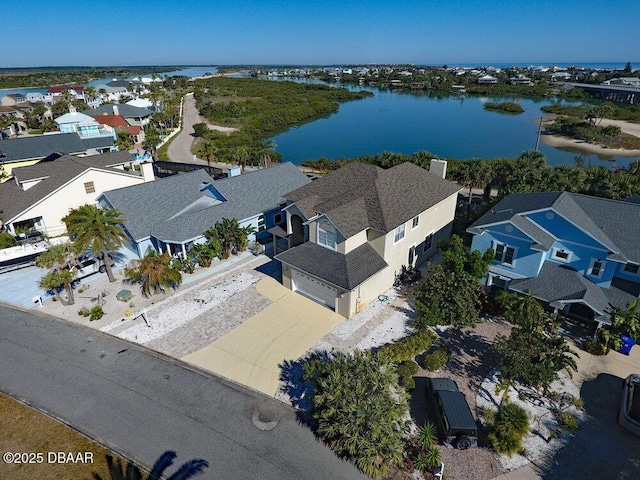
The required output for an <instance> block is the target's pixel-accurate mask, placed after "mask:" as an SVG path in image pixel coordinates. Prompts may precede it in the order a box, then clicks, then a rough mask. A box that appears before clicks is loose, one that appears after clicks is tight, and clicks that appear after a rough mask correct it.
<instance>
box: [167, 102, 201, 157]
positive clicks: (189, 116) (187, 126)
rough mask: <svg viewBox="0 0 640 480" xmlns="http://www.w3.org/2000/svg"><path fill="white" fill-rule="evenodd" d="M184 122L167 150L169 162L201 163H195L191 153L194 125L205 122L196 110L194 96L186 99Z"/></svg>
mask: <svg viewBox="0 0 640 480" xmlns="http://www.w3.org/2000/svg"><path fill="white" fill-rule="evenodd" d="M182 121H183V127H182V131H181V132H180V133H179V134H178V135H177V136H176V137H175V138H174V139H173V140H172V141H171V143H170V144H169V148H168V149H167V155H168V156H169V160H171V161H172V162H182V163H201V162H200V161H199V160H195V161H194V160H193V154H192V153H191V144H192V143H193V140H194V136H193V135H194V133H195V132H194V130H193V125H194V124H196V123H200V122H202V121H203V120H202V117H201V116H200V114H199V113H198V109H197V108H196V99H195V98H194V97H193V95H187V96H185V97H184V109H183V117H182ZM202 163H206V162H202Z"/></svg>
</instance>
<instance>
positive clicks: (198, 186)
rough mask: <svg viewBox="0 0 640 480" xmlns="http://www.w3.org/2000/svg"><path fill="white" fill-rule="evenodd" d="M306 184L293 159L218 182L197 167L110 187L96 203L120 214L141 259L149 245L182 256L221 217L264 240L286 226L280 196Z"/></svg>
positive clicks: (201, 239)
mask: <svg viewBox="0 0 640 480" xmlns="http://www.w3.org/2000/svg"><path fill="white" fill-rule="evenodd" d="M309 182H310V180H309V178H308V177H307V176H306V175H304V174H303V173H302V172H301V171H300V169H298V168H297V167H296V166H294V165H293V164H291V163H282V164H279V165H276V166H273V167H269V168H264V169H260V170H256V171H254V172H250V173H246V174H243V175H238V176H235V177H229V178H225V179H220V180H213V178H211V176H209V174H207V173H206V171H205V170H195V171H193V172H189V173H184V174H178V175H174V176H171V177H166V178H163V179H160V180H156V181H155V182H152V183H145V184H143V185H137V186H135V187H128V188H121V189H118V190H111V191H108V192H105V193H104V194H103V195H101V196H100V198H99V202H100V204H101V205H103V206H105V207H108V208H115V209H117V210H119V211H121V212H123V213H124V216H125V218H126V222H125V225H124V227H125V231H126V232H127V234H128V235H129V237H130V244H129V245H128V247H129V248H130V249H131V250H133V251H134V252H135V253H136V254H137V255H139V256H140V257H142V256H144V254H145V252H146V251H147V249H148V248H149V247H151V248H152V249H154V250H156V251H159V252H169V253H171V254H172V255H177V254H181V255H186V254H187V253H188V252H189V251H190V250H191V248H192V247H193V245H194V244H196V243H202V242H204V241H205V239H204V236H203V232H205V231H206V230H208V229H209V228H211V227H213V226H214V225H215V224H216V223H217V222H219V221H221V220H222V219H223V218H229V219H236V220H238V222H239V223H240V225H241V226H251V227H253V228H254V229H255V230H256V232H257V233H256V234H254V235H252V236H251V237H250V240H253V241H255V240H258V241H259V240H262V241H268V239H269V238H270V235H269V234H268V233H267V229H269V228H271V227H274V226H276V225H280V226H281V228H282V226H284V224H285V223H284V214H283V213H282V210H281V209H282V207H283V206H284V204H285V199H284V198H283V195H284V194H285V193H286V192H289V191H291V190H294V189H296V188H299V187H301V186H303V185H306V184H307V183H309Z"/></svg>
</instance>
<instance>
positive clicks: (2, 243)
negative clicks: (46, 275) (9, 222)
mask: <svg viewBox="0 0 640 480" xmlns="http://www.w3.org/2000/svg"><path fill="white" fill-rule="evenodd" d="M17 244H18V242H16V239H15V238H13V235H11V234H10V233H9V232H2V233H0V248H9V247H15V246H16V245H17Z"/></svg>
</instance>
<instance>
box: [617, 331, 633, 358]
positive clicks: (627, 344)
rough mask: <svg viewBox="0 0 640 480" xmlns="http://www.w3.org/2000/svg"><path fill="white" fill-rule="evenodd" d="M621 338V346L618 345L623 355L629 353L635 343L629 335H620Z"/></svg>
mask: <svg viewBox="0 0 640 480" xmlns="http://www.w3.org/2000/svg"><path fill="white" fill-rule="evenodd" d="M620 338H621V340H622V346H621V347H620V353H623V354H625V355H629V354H630V353H631V348H632V347H633V346H634V345H635V344H636V341H635V340H634V339H633V338H631V337H625V336H624V335H623V336H622V337H620Z"/></svg>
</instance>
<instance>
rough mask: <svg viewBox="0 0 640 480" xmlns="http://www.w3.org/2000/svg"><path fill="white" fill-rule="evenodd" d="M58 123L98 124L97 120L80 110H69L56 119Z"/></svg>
mask: <svg viewBox="0 0 640 480" xmlns="http://www.w3.org/2000/svg"><path fill="white" fill-rule="evenodd" d="M54 121H55V122H56V123H57V124H58V125H62V124H65V123H77V124H78V125H96V124H97V122H96V121H95V120H94V119H93V117H90V116H89V115H85V114H84V113H80V112H67V113H65V114H64V115H60V116H59V117H57V118H56V119H55V120H54Z"/></svg>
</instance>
